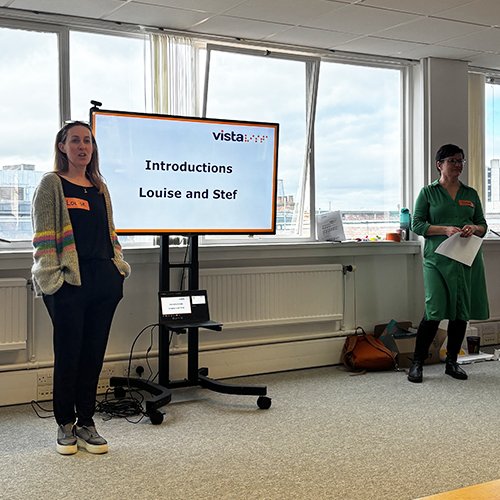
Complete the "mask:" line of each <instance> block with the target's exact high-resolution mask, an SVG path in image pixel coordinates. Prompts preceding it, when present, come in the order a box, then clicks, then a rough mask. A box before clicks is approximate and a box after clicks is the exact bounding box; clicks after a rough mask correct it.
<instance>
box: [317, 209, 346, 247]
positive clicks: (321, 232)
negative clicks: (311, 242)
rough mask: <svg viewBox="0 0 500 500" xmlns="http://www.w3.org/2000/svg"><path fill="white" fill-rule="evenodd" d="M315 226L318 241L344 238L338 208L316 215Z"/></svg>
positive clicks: (342, 239)
mask: <svg viewBox="0 0 500 500" xmlns="http://www.w3.org/2000/svg"><path fill="white" fill-rule="evenodd" d="M316 228H317V234H318V240H319V241H344V240H345V233H344V226H343V224H342V214H341V213H340V211H339V210H336V211H334V212H327V213H324V214H320V215H317V216H316Z"/></svg>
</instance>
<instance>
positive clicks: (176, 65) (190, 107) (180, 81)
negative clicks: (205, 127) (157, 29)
mask: <svg viewBox="0 0 500 500" xmlns="http://www.w3.org/2000/svg"><path fill="white" fill-rule="evenodd" d="M150 47H151V71H152V78H151V79H152V85H153V92H152V95H153V112H154V113H160V114H169V115H178V116H199V115H200V104H199V99H198V97H197V96H198V95H199V94H198V89H199V85H198V79H199V71H198V52H197V50H196V47H195V46H194V43H193V40H191V39H189V38H185V37H178V36H171V35H156V34H152V35H150Z"/></svg>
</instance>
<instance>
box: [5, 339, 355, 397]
mask: <svg viewBox="0 0 500 500" xmlns="http://www.w3.org/2000/svg"><path fill="white" fill-rule="evenodd" d="M344 341H345V337H335V336H333V337H326V338H319V339H313V340H298V341H292V342H282V343H271V344H266V345H252V346H243V347H235V348H224V349H214V350H207V351H201V352H200V355H199V367H200V368H201V367H206V368H208V370H209V376H210V377H211V378H215V379H224V378H230V377H240V376H245V375H257V374H261V373H272V372H280V371H287V370H299V369H303V368H314V367H319V366H329V365H336V364H339V363H340V353H341V351H342V347H343V345H344ZM127 364H128V363H127V362H126V361H111V362H105V363H104V367H103V371H102V374H101V375H102V376H101V380H100V381H99V387H100V389H101V391H100V392H104V390H105V388H106V387H107V385H108V384H109V377H110V376H113V375H115V376H124V375H125V374H126V373H125V369H126V367H127ZM149 364H150V366H151V368H152V370H153V373H156V370H157V366H158V362H157V358H153V359H150V360H149ZM139 365H140V366H142V367H143V368H144V369H145V370H146V371H145V372H144V375H143V376H144V377H145V378H148V377H149V369H148V368H147V363H146V361H145V360H141V359H134V361H133V364H132V370H131V375H132V376H134V375H135V373H134V370H135V367H137V366H139ZM51 373H52V370H51V369H50V368H43V369H32V370H26V369H25V370H16V371H7V372H0V406H8V405H14V404H23V403H29V402H30V401H32V400H38V401H44V400H49V399H50V396H51V394H52V386H51V384H52V378H51V377H52V376H51ZM186 377H187V353H185V352H183V353H179V354H176V353H173V354H171V356H170V379H171V380H172V381H175V380H183V379H185V378H186Z"/></svg>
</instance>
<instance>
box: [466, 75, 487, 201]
mask: <svg viewBox="0 0 500 500" xmlns="http://www.w3.org/2000/svg"><path fill="white" fill-rule="evenodd" d="M485 84H486V79H485V77H484V75H480V74H475V73H471V74H470V75H469V153H468V155H469V158H468V174H469V176H468V184H469V186H471V187H473V188H474V189H476V190H477V192H478V193H479V196H480V198H481V201H482V203H483V206H484V204H485V198H484V194H485V187H484V171H485V151H484V148H485V141H484V134H485V100H484V99H485V97H484V96H485Z"/></svg>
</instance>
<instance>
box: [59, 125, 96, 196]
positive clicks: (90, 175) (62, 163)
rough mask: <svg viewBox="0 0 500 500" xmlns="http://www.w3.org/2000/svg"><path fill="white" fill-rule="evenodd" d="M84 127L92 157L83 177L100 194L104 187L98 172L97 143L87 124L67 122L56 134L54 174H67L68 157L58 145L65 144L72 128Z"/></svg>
mask: <svg viewBox="0 0 500 500" xmlns="http://www.w3.org/2000/svg"><path fill="white" fill-rule="evenodd" d="M77 126H80V127H85V128H86V129H87V130H89V132H90V136H91V137H92V157H91V158H90V162H89V164H88V165H87V169H86V171H85V176H86V177H87V179H88V180H89V181H90V182H91V183H92V185H94V186H95V187H96V188H97V189H98V190H99V192H100V193H102V190H103V186H104V179H103V177H102V175H101V171H100V170H99V151H98V149H97V142H96V140H95V137H94V134H93V133H92V129H91V128H90V126H89V124H88V123H85V122H80V121H75V122H69V123H66V124H65V125H64V127H63V128H61V130H59V132H57V135H56V141H55V144H54V172H61V173H64V172H67V171H68V168H69V165H68V157H67V156H66V153H64V152H62V151H61V150H60V149H59V143H61V142H62V143H63V144H65V143H66V140H67V139H68V132H69V131H70V130H71V129H72V128H73V127H77Z"/></svg>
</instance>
